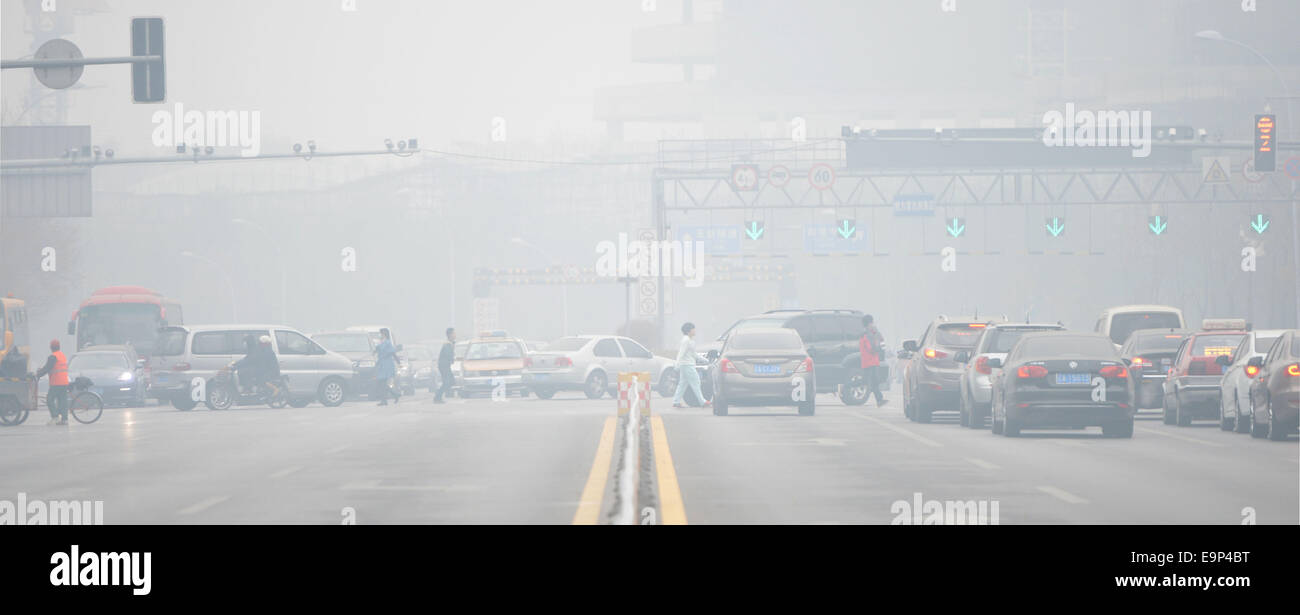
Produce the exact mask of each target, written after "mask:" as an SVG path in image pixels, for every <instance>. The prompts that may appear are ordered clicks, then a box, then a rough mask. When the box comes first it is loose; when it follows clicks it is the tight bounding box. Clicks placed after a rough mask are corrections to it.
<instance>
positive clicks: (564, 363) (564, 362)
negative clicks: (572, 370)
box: [555, 357, 573, 367]
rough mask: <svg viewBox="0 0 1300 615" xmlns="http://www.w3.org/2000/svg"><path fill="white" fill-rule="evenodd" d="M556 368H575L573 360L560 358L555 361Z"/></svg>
mask: <svg viewBox="0 0 1300 615" xmlns="http://www.w3.org/2000/svg"><path fill="white" fill-rule="evenodd" d="M555 366H556V367H573V359H570V358H569V357H560V358H558V359H556V360H555Z"/></svg>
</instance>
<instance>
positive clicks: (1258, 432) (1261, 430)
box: [1250, 399, 1268, 438]
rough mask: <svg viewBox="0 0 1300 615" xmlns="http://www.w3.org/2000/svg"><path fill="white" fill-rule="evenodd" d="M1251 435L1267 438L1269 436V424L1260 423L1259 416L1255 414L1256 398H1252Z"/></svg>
mask: <svg viewBox="0 0 1300 615" xmlns="http://www.w3.org/2000/svg"><path fill="white" fill-rule="evenodd" d="M1250 437H1252V438H1266V437H1268V425H1267V424H1260V422H1259V418H1258V417H1257V416H1256V414H1255V400H1254V399H1252V400H1250Z"/></svg>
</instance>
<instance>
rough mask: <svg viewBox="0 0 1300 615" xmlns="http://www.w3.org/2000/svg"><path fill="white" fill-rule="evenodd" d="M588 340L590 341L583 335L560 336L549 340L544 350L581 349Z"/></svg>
mask: <svg viewBox="0 0 1300 615" xmlns="http://www.w3.org/2000/svg"><path fill="white" fill-rule="evenodd" d="M590 341H591V340H590V339H587V338H585V337H562V338H560V339H558V340H555V341H554V342H551V343H550V344H549V345H547V346H546V350H548V351H551V350H555V351H573V350H581V349H582V347H583V346H586V345H587V342H590Z"/></svg>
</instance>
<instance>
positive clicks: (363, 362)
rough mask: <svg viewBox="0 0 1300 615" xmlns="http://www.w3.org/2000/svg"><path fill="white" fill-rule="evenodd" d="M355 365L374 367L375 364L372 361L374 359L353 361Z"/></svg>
mask: <svg viewBox="0 0 1300 615" xmlns="http://www.w3.org/2000/svg"><path fill="white" fill-rule="evenodd" d="M355 365H356V366H357V367H374V366H375V362H374V361H357V362H356V363H355Z"/></svg>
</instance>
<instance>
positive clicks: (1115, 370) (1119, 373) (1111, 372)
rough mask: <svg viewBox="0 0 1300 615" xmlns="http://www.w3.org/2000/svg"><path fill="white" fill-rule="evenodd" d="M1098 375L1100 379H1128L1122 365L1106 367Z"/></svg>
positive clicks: (1126, 370) (1126, 371)
mask: <svg viewBox="0 0 1300 615" xmlns="http://www.w3.org/2000/svg"><path fill="white" fill-rule="evenodd" d="M1100 373H1101V377H1102V378H1128V369H1126V368H1125V367H1124V366H1123V365H1107V366H1105V367H1103V368H1101V371H1100Z"/></svg>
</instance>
